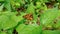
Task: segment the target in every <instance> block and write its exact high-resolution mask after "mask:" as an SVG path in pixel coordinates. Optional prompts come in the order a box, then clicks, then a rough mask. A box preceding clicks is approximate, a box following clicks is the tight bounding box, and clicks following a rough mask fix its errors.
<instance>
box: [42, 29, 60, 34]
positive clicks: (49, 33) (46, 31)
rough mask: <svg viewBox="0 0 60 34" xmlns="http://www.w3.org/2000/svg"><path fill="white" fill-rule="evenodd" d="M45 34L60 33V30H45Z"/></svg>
mask: <svg viewBox="0 0 60 34" xmlns="http://www.w3.org/2000/svg"><path fill="white" fill-rule="evenodd" d="M43 34H60V30H53V31H52V30H44V31H43Z"/></svg>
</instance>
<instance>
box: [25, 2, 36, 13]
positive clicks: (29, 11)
mask: <svg viewBox="0 0 60 34" xmlns="http://www.w3.org/2000/svg"><path fill="white" fill-rule="evenodd" d="M34 11H35V10H34V5H33V3H32V2H31V4H30V5H29V6H28V8H27V10H26V12H27V13H34Z"/></svg>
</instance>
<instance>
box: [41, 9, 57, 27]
mask: <svg viewBox="0 0 60 34" xmlns="http://www.w3.org/2000/svg"><path fill="white" fill-rule="evenodd" d="M57 16H58V9H56V8H54V9H49V10H47V11H46V12H44V14H42V15H41V17H40V22H41V23H42V24H43V25H45V26H48V25H50V26H51V25H53V23H52V22H53V20H55V19H56V17H57Z"/></svg>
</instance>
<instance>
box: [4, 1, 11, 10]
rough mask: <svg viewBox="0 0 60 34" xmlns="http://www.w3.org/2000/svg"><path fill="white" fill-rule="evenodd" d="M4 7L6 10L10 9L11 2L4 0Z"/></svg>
mask: <svg viewBox="0 0 60 34" xmlns="http://www.w3.org/2000/svg"><path fill="white" fill-rule="evenodd" d="M4 3H5V4H4V7H5V8H6V9H7V10H8V11H11V4H10V0H5V2H4Z"/></svg>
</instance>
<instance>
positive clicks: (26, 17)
mask: <svg viewBox="0 0 60 34" xmlns="http://www.w3.org/2000/svg"><path fill="white" fill-rule="evenodd" d="M23 17H24V18H25V19H27V20H32V19H33V15H32V14H26V15H25V16H23Z"/></svg>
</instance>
